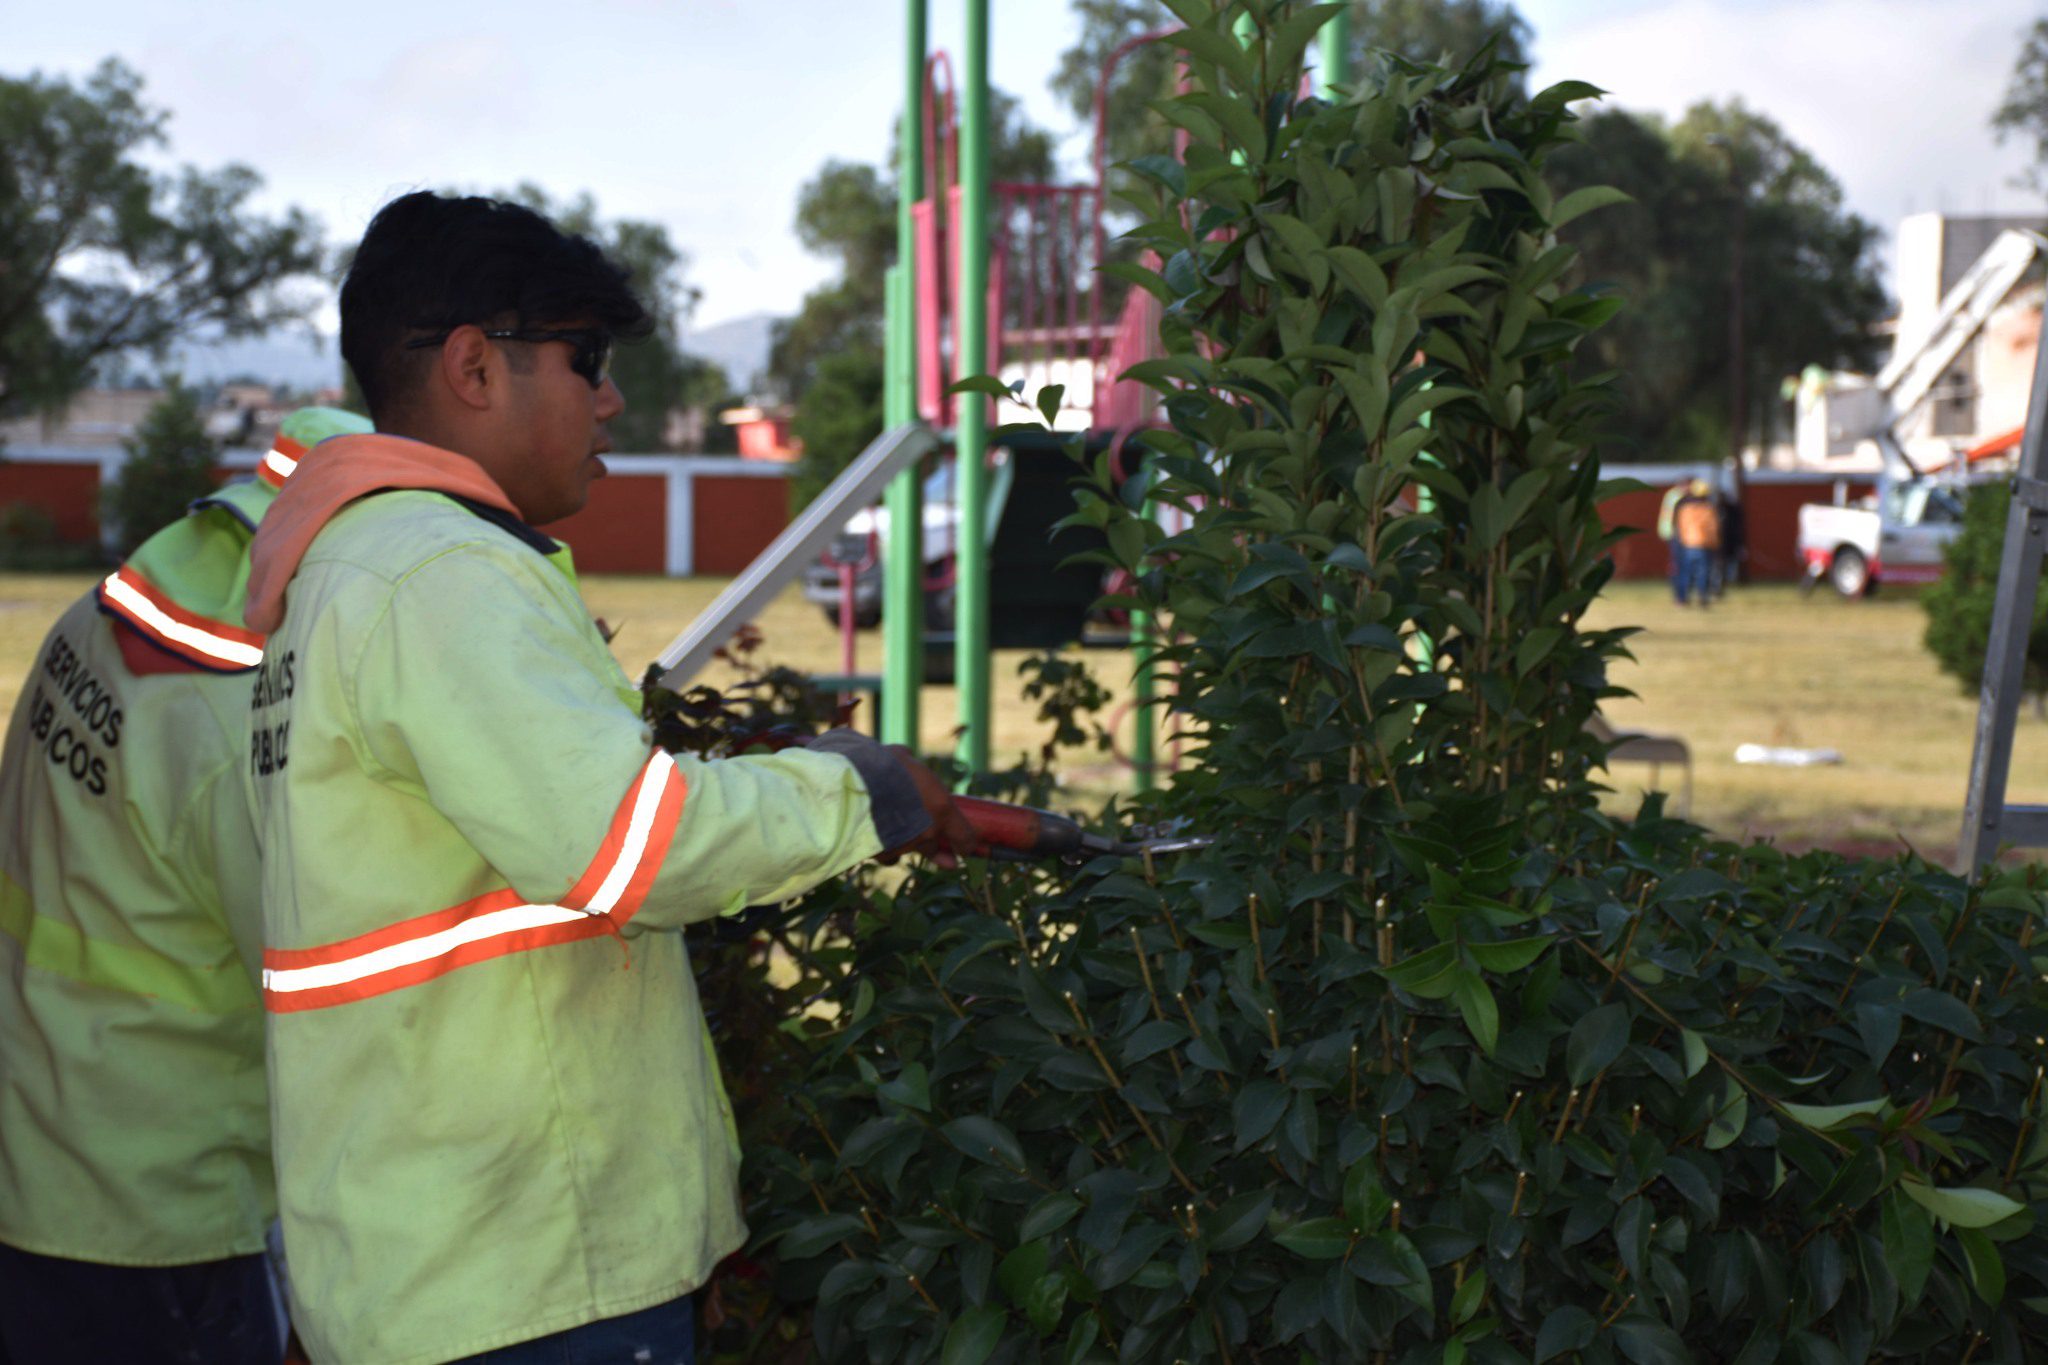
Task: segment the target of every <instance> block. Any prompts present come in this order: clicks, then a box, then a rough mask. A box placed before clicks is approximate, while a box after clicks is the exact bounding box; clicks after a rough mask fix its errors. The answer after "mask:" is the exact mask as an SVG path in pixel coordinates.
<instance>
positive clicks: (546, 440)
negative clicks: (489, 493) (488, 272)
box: [498, 323, 626, 526]
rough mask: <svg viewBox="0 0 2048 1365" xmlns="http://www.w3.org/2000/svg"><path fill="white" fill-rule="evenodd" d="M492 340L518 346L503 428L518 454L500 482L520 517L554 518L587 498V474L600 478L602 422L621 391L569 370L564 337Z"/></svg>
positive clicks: (606, 444) (604, 447)
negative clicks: (505, 428) (506, 427)
mask: <svg viewBox="0 0 2048 1365" xmlns="http://www.w3.org/2000/svg"><path fill="white" fill-rule="evenodd" d="M561 325H562V326H564V327H576V326H586V325H588V324H582V323H563V324H561ZM498 344H499V345H502V346H505V347H507V348H508V350H517V351H523V352H525V354H524V355H520V356H512V357H511V358H512V360H513V361H514V368H513V374H512V391H513V395H514V401H513V402H512V403H511V404H510V405H509V408H508V410H507V415H508V418H509V419H510V420H509V423H508V429H507V430H506V431H505V433H504V436H505V439H506V442H507V444H508V445H510V446H511V447H512V448H513V449H514V450H516V451H518V452H519V456H518V458H517V459H516V460H512V461H508V462H507V467H506V468H505V469H504V470H503V471H502V477H501V479H500V482H501V483H503V484H504V487H505V492H506V494H507V495H508V496H509V497H510V498H511V499H512V502H513V504H514V505H515V506H517V507H518V508H519V514H520V515H521V516H522V517H524V518H525V519H526V520H527V521H528V522H530V523H532V524H533V525H536V526H541V525H546V524H547V523H548V522H552V521H560V520H561V519H562V518H563V517H566V516H569V515H570V514H572V513H574V512H577V511H580V510H581V509H582V507H583V504H584V503H585V502H587V501H589V499H590V484H591V480H593V479H601V478H603V477H604V473H605V467H604V461H603V459H601V458H600V457H601V456H602V455H603V454H604V452H606V451H608V450H610V449H611V448H612V442H611V437H610V435H609V434H608V433H607V432H606V431H605V423H607V422H609V421H611V419H612V418H614V417H616V416H618V415H619V414H620V413H621V412H624V411H625V410H626V400H625V397H624V395H622V394H621V393H620V392H619V386H618V385H617V384H615V383H613V382H612V380H611V379H610V378H609V377H607V378H605V380H604V381H603V383H602V384H600V385H599V386H598V387H597V388H594V389H593V388H592V387H591V386H590V381H589V380H588V379H586V378H584V377H583V376H582V375H580V374H578V373H577V372H576V371H575V370H573V369H571V368H570V366H569V360H570V357H571V355H573V354H574V351H573V348H572V347H571V345H570V343H568V342H566V341H543V342H526V341H505V342H500V343H498ZM519 362H525V363H523V364H521V363H519ZM515 484H516V485H517V486H516V487H515V486H514V485H515Z"/></svg>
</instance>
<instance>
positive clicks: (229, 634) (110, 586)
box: [97, 564, 263, 672]
mask: <svg viewBox="0 0 2048 1365" xmlns="http://www.w3.org/2000/svg"><path fill="white" fill-rule="evenodd" d="M97 592H98V596H99V601H100V606H101V607H102V608H104V609H105V610H106V611H108V612H110V613H112V614H113V615H115V616H118V617H120V618H121V619H122V620H123V621H126V622H127V623H128V624H129V625H131V626H133V627H134V628H135V630H136V631H137V632H138V633H139V634H141V635H142V637H143V638H144V639H146V640H148V641H150V642H151V643H152V644H157V645H161V646H163V647H164V648H165V649H167V650H169V651H170V652H171V653H173V654H175V655H177V656H178V657H179V658H181V659H185V660H187V661H188V662H191V663H195V664H198V665H199V666H200V667H201V668H209V669H214V670H216V671H227V672H238V671H240V670H243V669H249V668H254V667H256V665H258V664H260V663H262V662H263V636H262V635H261V634H260V633H258V632H256V631H253V630H247V629H244V628H243V627H241V626H237V625H230V624H229V623H227V622H226V621H216V620H214V619H212V618H211V617H207V616H201V615H200V614H199V613H198V612H195V611H187V610H186V609H185V608H183V607H181V606H179V605H178V604H177V603H176V602H174V601H173V600H171V596H170V594H169V593H166V592H165V591H164V590H163V589H161V588H159V587H157V586H156V584H154V583H152V582H150V581H149V580H148V579H147V578H144V577H143V576H142V575H141V574H140V573H138V572H136V570H135V568H134V567H133V566H132V565H128V564H123V565H122V566H121V567H120V568H118V569H116V570H114V571H113V572H112V573H110V574H108V575H107V576H106V578H105V580H104V581H102V582H101V583H100V585H99V588H98V590H97Z"/></svg>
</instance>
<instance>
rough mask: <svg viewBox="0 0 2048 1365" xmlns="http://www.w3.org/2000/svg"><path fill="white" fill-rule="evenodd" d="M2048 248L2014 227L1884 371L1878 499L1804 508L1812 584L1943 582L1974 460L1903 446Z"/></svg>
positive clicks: (1841, 587) (1870, 587) (1852, 587)
mask: <svg viewBox="0 0 2048 1365" xmlns="http://www.w3.org/2000/svg"><path fill="white" fill-rule="evenodd" d="M2044 248H2048V239H2044V238H2042V237H2041V236H2039V235H2038V234H2035V233H2032V232H2021V231H2014V230H2008V231H2005V232H2002V233H2000V234H1999V235H1998V237H1997V238H1996V239H1995V240H1994V241H1993V242H1992V243H1991V245H1990V247H1988V248H1987V249H1986V250H1985V252H1984V254H1983V255H1982V256H1980V257H1978V258H1977V261H1976V263H1975V264H1973V265H1972V266H1971V267H1970V269H1969V270H1968V272H1967V273H1965V274H1964V276H1963V278H1962V279H1960V280H1958V281H1957V282H1956V285H1955V287H1954V288H1953V289H1951V290H1949V291H1948V293H1947V294H1946V295H1944V296H1943V298H1942V300H1941V306H1940V308H1939V309H1938V310H1937V312H1936V314H1935V317H1934V322H1933V325H1932V326H1931V327H1930V328H1929V329H1928V331H1927V333H1926V335H1925V336H1923V337H1922V338H1921V339H1920V340H1919V341H1917V342H1914V341H1911V340H1909V339H1905V338H1902V339H1901V341H1902V344H1901V345H1900V347H1899V349H1898V351H1897V352H1896V353H1895V354H1894V355H1893V356H1892V358H1891V360H1889V361H1888V362H1886V364H1885V367H1884V368H1883V369H1882V370H1880V371H1879V372H1878V375H1877V379H1876V381H1875V383H1874V385H1873V388H1874V390H1875V394H1876V397H1877V400H1878V401H1877V403H1876V405H1875V406H1874V407H1873V408H1872V409H1871V415H1872V420H1871V421H1870V424H1869V426H1868V428H1867V429H1866V430H1865V431H1863V432H1862V433H1861V434H1862V435H1864V436H1866V437H1868V438H1869V439H1870V440H1872V441H1874V442H1875V443H1876V445H1877V448H1878V451H1879V453H1880V454H1881V456H1882V457H1883V461H1884V468H1883V472H1882V473H1881V474H1880V475H1879V477H1878V483H1877V492H1876V493H1875V494H1873V495H1872V496H1870V497H1868V498H1863V499H1860V500H1858V501H1857V502H1856V503H1854V504H1853V505H1847V506H1842V505H1835V506H1830V505H1827V504H1809V505H1808V506H1805V507H1802V508H1800V509H1799V555H1800V559H1801V561H1802V562H1803V563H1804V564H1805V566H1806V578H1805V582H1804V587H1805V588H1807V589H1808V590H1811V589H1812V588H1813V587H1815V586H1816V585H1817V584H1819V583H1821V582H1822V581H1823V580H1825V581H1826V582H1827V583H1829V584H1830V585H1831V586H1832V587H1833V588H1834V589H1835V591H1836V592H1837V593H1840V594H1841V595H1842V596H1843V597H1849V598H1854V597H1861V596H1863V595H1864V594H1866V593H1869V592H1872V591H1874V590H1875V589H1876V588H1877V587H1878V585H1880V584H1882V583H1931V582H1933V581H1934V580H1935V579H1937V578H1939V577H1941V568H1942V551H1943V550H1944V549H1945V548H1946V546H1947V545H1948V543H1949V542H1950V541H1951V540H1953V539H1955V537H1956V535H1957V534H1958V533H1959V532H1960V531H1961V530H1962V519H1963V496H1964V493H1965V491H1966V484H1967V483H1968V482H1969V478H1970V476H1969V473H1968V463H1969V462H1968V461H1966V460H1951V461H1949V462H1948V464H1947V465H1946V466H1945V467H1944V468H1942V469H1941V470H1939V471H1936V470H1933V469H1928V468H1923V467H1922V466H1920V465H1918V464H1916V463H1914V462H1913V460H1912V459H1910V458H1909V457H1908V456H1907V454H1906V452H1905V449H1904V447H1903V446H1902V444H1901V443H1900V439H1899V432H1900V431H1901V430H1903V429H1904V428H1905V426H1906V424H1907V422H1908V421H1909V420H1910V419H1911V418H1912V417H1913V415H1914V414H1915V413H1917V412H1919V410H1920V409H1921V408H1922V407H1923V406H1924V405H1925V404H1926V403H1927V401H1928V398H1929V396H1930V394H1931V393H1932V392H1933V390H1934V386H1935V383H1936V381H1938V380H1939V379H1940V378H1941V376H1942V375H1943V374H1944V373H1945V372H1946V371H1947V370H1948V368H1949V366H1951V365H1953V364H1954V363H1955V361H1956V358H1957V357H1958V356H1959V355H1961V354H1962V352H1963V348H1964V347H1965V346H1967V345H1969V343H1970V340H1971V339H1972V338H1973V337H1975V336H1976V335H1977V333H1978V332H1979V331H1981V330H1982V329H1983V327H1984V324H1985V323H1986V322H1988V321H1989V320H1990V318H1991V315H1992V313H1993V312H1994V311H1995V310H1996V309H1997V308H1998V306H1999V305H2000V304H2001V303H2002V302H2004V300H2005V297H2006V295H2008V294H2009V293H2011V292H2012V288H2013V286H2014V285H2016V284H2018V283H2019V281H2020V278H2021V277H2022V276H2023V275H2024V274H2025V273H2026V271H2027V269H2028V267H2029V266H2031V265H2032V264H2033V263H2034V260H2035V258H2036V257H2037V256H2039V255H2040V254H2041V253H2042V251H2043V250H2044Z"/></svg>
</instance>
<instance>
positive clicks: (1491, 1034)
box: [1451, 971, 1500, 1057]
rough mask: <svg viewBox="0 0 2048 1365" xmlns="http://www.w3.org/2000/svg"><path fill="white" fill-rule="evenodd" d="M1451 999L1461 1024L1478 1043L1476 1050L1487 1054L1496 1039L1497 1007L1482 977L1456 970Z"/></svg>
mask: <svg viewBox="0 0 2048 1365" xmlns="http://www.w3.org/2000/svg"><path fill="white" fill-rule="evenodd" d="M1451 999H1452V1000H1454V1001H1456V1002H1457V1005H1458V1013H1459V1014H1462V1015H1463V1016H1464V1017H1465V1027H1466V1028H1467V1029H1468V1030H1469V1031H1470V1032H1471V1034H1472V1039H1473V1041H1474V1042H1476V1043H1478V1044H1479V1050H1480V1051H1481V1052H1484V1053H1485V1054H1486V1055H1487V1056H1489V1057H1491V1056H1492V1055H1493V1049H1494V1045H1495V1044H1497V1043H1498V1042H1499V1041H1500V1006H1499V1004H1498V1003H1496V1002H1495V1000H1494V998H1493V992H1492V991H1491V990H1489V989H1487V985H1486V978H1485V977H1483V976H1481V975H1480V974H1479V973H1477V972H1473V971H1460V972H1459V973H1458V974H1457V978H1456V983H1455V985H1454V986H1453V988H1452V990H1451Z"/></svg>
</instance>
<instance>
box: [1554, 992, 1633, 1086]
mask: <svg viewBox="0 0 2048 1365" xmlns="http://www.w3.org/2000/svg"><path fill="white" fill-rule="evenodd" d="M1628 1026H1629V1015H1628V1009H1627V1008H1626V1007H1625V1006H1622V1005H1618V1004H1612V1005H1602V1006H1600V1007H1599V1008H1598V1009H1596V1010H1592V1011H1590V1012H1589V1013H1587V1014H1585V1015H1583V1016H1582V1017H1581V1018H1580V1019H1579V1022H1578V1023H1576V1024H1573V1025H1572V1031H1571V1036H1570V1037H1569V1038H1567V1039H1566V1040H1565V1046H1564V1065H1565V1074H1566V1075H1568V1076H1570V1077H1571V1082H1572V1084H1573V1085H1584V1084H1585V1083H1586V1082H1587V1081H1590V1080H1592V1079H1593V1078H1594V1077H1595V1076H1597V1075H1599V1074H1600V1073H1601V1072H1602V1071H1604V1070H1606V1068H1607V1066H1608V1065H1609V1063H1611V1062H1613V1060H1614V1059H1615V1058H1616V1057H1619V1056H1620V1055H1621V1050H1622V1049H1623V1048H1625V1047H1627V1046H1628Z"/></svg>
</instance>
